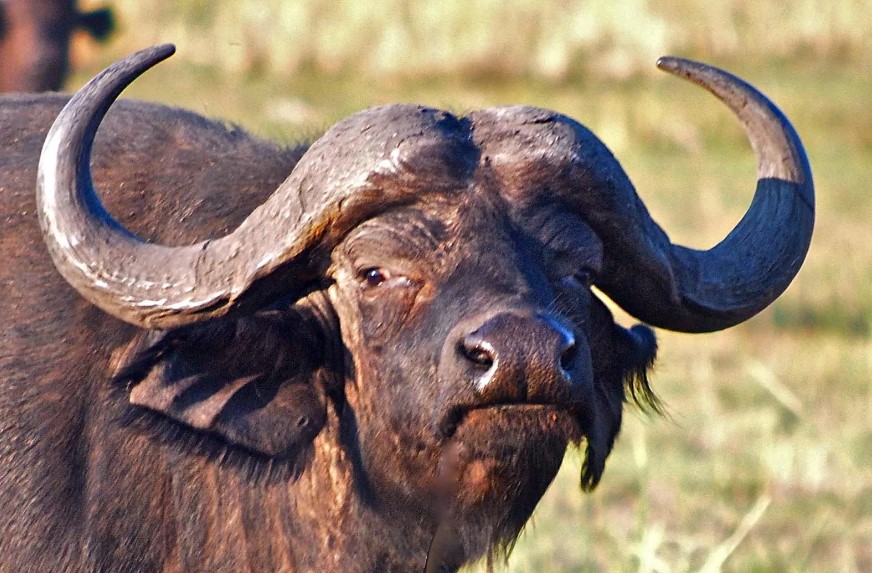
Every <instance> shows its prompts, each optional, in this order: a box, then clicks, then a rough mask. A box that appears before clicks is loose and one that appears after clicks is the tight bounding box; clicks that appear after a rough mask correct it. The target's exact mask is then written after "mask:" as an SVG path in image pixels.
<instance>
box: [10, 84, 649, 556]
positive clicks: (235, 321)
mask: <svg viewBox="0 0 872 573" xmlns="http://www.w3.org/2000/svg"><path fill="white" fill-rule="evenodd" d="M63 101H64V98H63V97H61V96H55V97H33V98H25V97H20V98H15V99H6V100H0V142H2V145H3V149H2V153H0V222H2V225H3V227H2V232H0V252H2V253H3V256H4V259H5V263H4V264H3V265H0V288H2V292H3V298H2V301H0V312H2V317H3V319H2V320H3V326H2V331H0V373H2V378H0V506H2V507H3V508H4V512H3V516H2V517H0V570H10V571H313V570H320V571H370V572H376V571H416V570H422V569H423V567H424V562H425V559H426V556H427V551H428V547H429V546H430V543H431V541H432V539H433V536H434V533H435V531H436V528H437V526H438V525H439V524H440V523H441V524H447V525H446V526H445V527H446V528H447V529H450V530H451V531H452V535H453V537H454V538H455V540H454V542H455V545H456V547H457V550H456V551H455V552H454V554H453V555H452V556H449V557H446V558H445V562H446V563H449V562H452V561H456V562H458V563H459V562H463V561H466V560H469V559H476V558H478V557H481V556H482V555H486V554H490V555H494V554H495V552H498V551H499V550H500V549H501V548H505V547H507V546H510V545H511V543H512V542H513V540H514V539H515V537H516V536H517V534H518V532H519V531H520V530H521V528H522V527H523V525H524V523H525V522H526V520H527V519H528V517H529V515H530V513H531V512H532V510H533V508H534V506H535V505H536V503H537V502H538V500H539V498H540V497H541V495H542V494H543V493H544V490H545V488H546V487H547V486H548V484H549V483H550V481H551V479H552V478H553V476H554V474H555V473H556V471H557V469H558V467H559V465H560V462H561V460H562V457H563V452H564V450H565V448H566V447H567V445H569V444H572V443H579V444H585V445H586V446H585V447H586V448H587V461H586V466H585V470H584V475H583V476H582V485H584V486H585V487H593V486H594V485H595V484H596V482H597V481H598V480H599V477H600V475H601V473H602V470H603V466H604V463H605V458H606V457H607V456H608V453H609V451H610V450H611V447H612V443H613V440H614V438H615V436H616V435H617V433H618V430H619V428H620V421H621V411H622V408H623V402H624V398H625V388H626V387H627V386H628V385H629V388H630V392H631V393H632V395H633V397H635V398H636V399H638V400H641V401H643V402H644V401H646V400H650V399H651V394H650V390H649V388H648V386H647V382H646V379H645V372H646V370H647V368H648V367H649V366H650V365H651V362H652V361H653V356H654V349H655V343H654V340H653V335H652V334H651V332H650V330H648V329H645V328H637V329H634V330H633V331H626V330H624V329H623V328H621V327H619V326H617V325H615V324H614V322H613V320H612V317H611V314H610V313H609V311H608V310H607V309H606V307H605V306H604V305H603V304H602V303H601V302H599V301H598V300H597V299H596V297H595V295H593V294H592V293H591V292H590V290H589V289H588V288H587V286H588V285H586V284H585V283H584V281H585V277H583V276H581V277H578V278H576V277H574V275H573V272H574V270H575V269H577V268H583V267H584V266H585V265H587V264H590V265H595V264H596V260H597V257H598V256H599V254H598V253H599V251H598V250H597V249H598V247H597V245H598V241H597V239H596V237H595V236H594V235H593V234H592V232H591V231H590V230H589V229H588V228H587V227H585V226H584V225H583V223H582V222H581V221H580V219H578V218H575V217H565V216H563V215H560V214H559V213H557V212H554V211H553V210H552V211H549V210H548V209H547V208H546V209H543V210H541V212H535V213H534V212H533V210H532V208H529V207H524V208H521V207H518V206H513V205H510V204H508V203H506V202H505V200H504V199H503V198H502V197H501V195H500V189H499V188H498V186H495V184H494V183H493V181H489V180H487V178H486V177H485V178H484V179H483V180H481V181H478V182H477V188H476V189H477V191H476V193H470V194H468V196H464V197H447V196H446V197H443V196H440V197H441V198H440V197H436V198H431V199H427V200H426V201H425V200H423V199H422V201H421V202H420V204H418V205H413V206H412V207H407V208H403V209H401V210H398V211H395V212H391V213H387V214H383V215H380V216H377V217H375V218H373V219H371V220H369V221H367V222H365V223H364V224H362V225H360V226H359V227H357V228H355V229H354V230H353V231H352V232H351V233H349V235H348V237H346V238H345V239H344V240H343V241H342V243H340V245H339V247H337V249H336V252H335V253H334V255H333V258H332V260H333V267H332V268H331V276H332V277H333V279H330V280H328V279H325V281H324V283H323V284H320V285H313V287H312V289H311V292H309V293H308V295H307V296H305V297H303V298H302V299H300V300H293V299H288V300H278V301H276V302H275V303H273V304H272V305H271V306H270V307H268V308H263V309H259V310H258V311H257V312H255V313H254V314H251V315H248V316H245V317H235V318H222V319H217V320H214V321H210V322H206V323H203V324H200V325H195V326H191V327H183V328H180V329H176V330H171V331H166V332H149V331H142V330H139V329H136V328H134V327H132V326H129V325H127V324H124V323H121V322H119V321H117V320H115V319H113V318H110V317H108V316H107V315H105V314H103V313H102V312H100V311H99V310H97V309H96V308H94V307H93V306H91V305H90V304H88V303H87V302H85V301H84V300H83V299H82V298H80V297H79V296H78V295H77V294H76V293H75V292H74V291H73V290H72V289H71V288H70V287H69V286H68V285H67V284H66V283H65V282H64V280H63V279H62V278H61V277H60V275H58V274H57V272H56V271H55V269H54V267H53V265H52V263H51V261H50V259H49V257H48V254H47V253H46V252H45V247H44V245H43V243H42V239H41V235H40V230H39V226H38V222H37V217H36V215H35V204H34V187H35V177H36V163H37V158H38V155H39V149H40V147H41V145H42V141H43V139H44V137H45V132H46V130H47V129H48V127H49V125H50V123H51V121H52V119H53V118H54V116H55V115H56V114H57V112H58V111H59V109H60V106H61V105H62V104H63ZM302 151H303V150H302V149H297V148H281V147H277V146H275V145H273V144H271V143H267V142H264V141H261V140H258V139H255V138H252V137H251V136H249V135H247V134H246V133H244V132H242V131H241V130H238V129H235V128H232V127H230V128H228V127H226V126H225V125H223V124H218V123H215V122H210V121H207V120H204V119H202V118H200V117H198V116H195V115H193V114H190V113H187V112H183V111H179V110H172V109H169V108H165V107H161V106H155V105H150V104H144V103H130V102H120V103H119V104H116V105H115V106H114V107H113V108H112V111H110V113H109V115H108V117H107V120H106V122H105V123H104V125H103V127H101V131H100V132H99V134H98V137H97V143H96V145H95V148H94V161H93V164H94V180H95V182H96V185H97V188H98V189H99V190H100V191H101V194H102V198H103V200H104V202H105V203H106V206H107V208H108V209H109V210H110V211H111V212H112V213H114V214H115V215H116V216H117V217H118V218H119V220H121V221H122V222H123V223H124V224H125V225H126V226H127V227H128V228H130V229H131V230H133V231H134V232H136V233H138V234H140V235H141V236H143V237H147V238H149V239H152V240H154V241H158V242H162V243H166V244H187V243H193V242H194V241H196V240H201V239H204V238H208V237H216V236H220V235H223V234H225V233H226V232H228V231H229V230H231V229H233V228H234V227H235V226H236V225H238V224H239V222H240V221H241V220H242V219H243V218H244V217H245V216H246V215H247V214H248V213H249V212H250V211H251V210H252V209H253V208H254V207H256V206H257V205H259V204H260V203H262V202H263V201H264V200H265V199H266V198H267V197H268V196H269V195H270V194H271V193H272V191H273V190H274V189H275V188H276V187H277V186H278V185H279V183H280V182H281V181H282V180H283V179H284V178H285V177H286V176H287V174H288V173H289V172H290V171H291V169H292V168H293V166H294V164H295V163H296V161H297V160H298V159H299V157H300V155H301V153H302ZM538 207H539V206H537V209H538ZM373 253H376V254H377V255H378V260H377V261H376V260H373V261H370V260H369V259H368V258H367V257H370V256H372V254H373ZM543 261H546V262H543ZM376 265H377V266H379V268H385V269H388V270H390V271H391V272H390V273H388V274H387V275H385V276H383V277H376V278H378V279H382V278H383V279H385V280H384V281H382V282H381V283H379V284H377V285H376V284H375V283H376V282H377V281H375V279H373V280H372V284H370V283H368V282H366V281H367V280H369V279H367V276H366V273H362V271H366V270H367V268H368V266H376ZM399 270H402V271H403V273H405V276H404V277H403V278H404V279H406V278H407V279H408V280H409V281H410V282H401V281H399V279H396V278H395V276H398V275H399V274H400V273H399ZM428 277H437V279H436V280H435V281H434V280H430V279H429V278H428ZM370 278H371V277H370ZM567 278H568V279H571V280H568V279H567ZM392 280H393V281H394V282H391V281H392ZM349 285H350V286H349ZM355 285H357V286H355ZM374 285H375V286H374ZM294 298H295V297H294ZM494 308H496V309H503V310H510V311H511V312H512V313H514V312H515V311H516V310H517V309H520V310H519V311H518V312H521V311H523V312H522V314H520V315H517V316H516V315H515V314H510V315H509V318H507V319H506V321H507V322H506V325H507V326H505V329H506V330H505V332H502V333H500V336H503V337H504V338H505V339H506V344H507V345H509V346H510V347H511V348H515V346H513V345H518V346H517V348H518V349H519V350H521V351H524V352H526V354H524V356H526V357H528V358H530V359H531V360H530V362H529V363H519V364H517V365H516V366H515V368H516V370H517V371H518V372H521V371H523V372H526V374H524V377H525V378H526V379H527V380H529V381H530V382H529V384H530V387H529V388H526V389H525V392H527V393H529V394H530V396H533V395H535V394H536V392H542V396H541V400H540V401H539V402H537V403H536V404H534V405H525V404H521V403H519V400H518V399H516V398H515V397H514V395H513V394H512V392H514V391H515V390H513V389H512V387H511V385H512V384H514V383H515V382H516V380H514V379H512V380H502V379H499V380H497V383H495V384H494V389H493V390H492V392H493V393H492V394H487V395H486V396H485V398H484V400H482V399H480V398H477V397H474V396H472V395H471V394H469V393H468V392H467V391H466V390H464V389H461V388H460V386H459V385H458V383H457V382H456V381H458V380H465V379H467V378H468V377H469V376H470V373H469V371H474V370H475V368H476V365H475V364H472V363H470V361H469V360H467V359H465V358H463V357H461V358H458V357H457V356H454V354H453V353H454V346H453V345H452V344H447V343H446V342H445V341H446V340H452V339H451V333H452V332H453V331H454V330H456V329H457V328H460V327H461V326H463V325H464V324H467V323H468V322H469V321H473V322H474V320H477V319H476V317H477V316H479V315H481V314H482V313H491V312H493V310H492V309H494ZM527 312H529V313H531V315H532V314H536V313H538V312H542V313H548V315H549V316H553V317H555V320H556V319H559V320H560V321H562V322H564V323H566V324H568V325H571V328H572V330H573V331H574V333H575V335H576V338H577V339H578V356H572V357H569V358H566V359H565V361H566V368H567V369H569V370H570V371H571V374H572V378H573V381H574V383H575V384H576V386H577V391H578V392H580V394H579V396H576V397H574V398H571V399H570V398H566V404H567V406H566V407H563V406H561V405H560V400H558V398H560V397H559V396H557V395H556V394H554V393H555V392H557V391H556V390H554V388H553V387H552V386H550V385H549V384H551V382H549V381H548V379H547V376H546V377H543V375H540V374H538V373H536V372H534V370H535V369H536V368H539V366H537V364H538V362H536V360H538V359H539V358H540V356H539V354H538V352H539V351H538V350H537V349H538V347H535V348H533V347H531V346H529V344H532V343H529V344H528V341H529V340H531V338H532V335H531V332H532V333H533V334H535V332H538V331H537V330H535V329H540V330H542V331H543V333H544V334H543V335H546V334H548V333H546V332H545V330H547V329H546V327H545V326H542V324H540V323H539V322H535V321H532V322H531V321H529V320H527V319H526V318H525V317H527V314H523V313H527ZM513 321H514V322H513ZM531 329H534V330H531ZM543 329H545V330H543ZM501 340H502V339H501ZM525 345H527V346H525ZM533 359H536V360H533ZM540 379H541V380H542V382H536V384H541V388H540V387H539V386H536V385H534V381H535V380H540ZM236 384H242V386H241V388H242V391H236V388H237V387H236V386H235V385H236ZM228 388H233V391H234V392H236V393H228V390H227V389H228ZM138 392H139V393H140V394H143V395H144V396H142V397H141V398H137V395H138V394H137V393H138ZM488 392H491V389H490V388H488ZM166 396H169V397H170V398H172V399H171V400H170V403H169V405H165V404H164V403H163V402H161V399H162V397H166ZM560 399H563V398H560ZM531 400H532V399H531ZM210 401H211V402H210ZM532 401H534V402H536V400H532ZM204 403H205V404H210V403H212V404H217V406H220V413H219V414H218V415H217V416H210V415H209V413H208V412H206V411H205V410H204V409H203V408H201V405H202V404H204ZM300 404H305V407H303V408H302V409H301V406H300ZM482 406H488V407H482ZM206 410H208V409H206ZM301 412H302V413H301ZM303 418H305V419H306V420H307V422H305V423H303V422H300V420H302V419H303ZM289 421H292V422H294V423H297V422H300V424H301V425H299V426H298V427H296V429H295V428H284V427H283V426H282V425H283V424H286V423H288V422H289ZM201 422H202V427H192V426H191V425H192V424H197V423H201ZM306 423H308V424H312V426H311V428H313V429H312V430H311V431H310V430H309V428H310V426H306ZM312 432H314V434H312V435H310V434H311V433H312ZM315 434H317V437H315ZM446 451H449V452H450V455H447V454H445V452H446ZM447 466H451V467H449V468H448V469H453V470H456V472H455V473H454V474H453V477H451V478H450V479H448V482H447V483H446V482H445V479H444V472H443V470H445V469H446V467H447ZM449 473H451V472H449ZM440 476H441V477H440ZM446 490H447V495H448V496H449V497H448V500H449V501H448V502H447V506H446V504H445V498H444V497H443V496H444V495H446Z"/></svg>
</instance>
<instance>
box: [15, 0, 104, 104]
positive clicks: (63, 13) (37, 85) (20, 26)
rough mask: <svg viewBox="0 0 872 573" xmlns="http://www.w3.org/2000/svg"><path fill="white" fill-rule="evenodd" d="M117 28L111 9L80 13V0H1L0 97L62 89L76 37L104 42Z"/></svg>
mask: <svg viewBox="0 0 872 573" xmlns="http://www.w3.org/2000/svg"><path fill="white" fill-rule="evenodd" d="M112 27H113V21H112V14H111V11H110V10H108V9H106V8H103V9H100V10H94V11H91V12H80V11H78V10H77V9H76V2H75V0H0V93H6V92H43V91H56V90H59V89H61V87H62V86H63V83H64V80H65V79H66V76H67V72H68V71H69V59H70V54H69V51H70V40H71V38H72V35H73V33H74V32H75V31H76V30H78V29H81V30H84V31H85V32H87V33H88V34H90V35H91V36H93V37H94V38H97V39H100V40H102V39H104V38H106V37H107V36H108V35H109V33H110V32H111V30H112Z"/></svg>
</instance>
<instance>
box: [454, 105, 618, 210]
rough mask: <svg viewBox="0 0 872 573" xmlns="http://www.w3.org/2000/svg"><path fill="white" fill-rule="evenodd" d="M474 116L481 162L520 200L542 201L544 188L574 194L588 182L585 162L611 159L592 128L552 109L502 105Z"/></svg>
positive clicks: (506, 192) (510, 196) (506, 191)
mask: <svg viewBox="0 0 872 573" xmlns="http://www.w3.org/2000/svg"><path fill="white" fill-rule="evenodd" d="M469 117H470V120H471V121H472V123H473V126H474V128H473V131H474V140H475V143H476V146H477V147H478V148H479V149H480V153H481V164H482V165H483V167H484V168H486V169H487V170H488V172H489V174H490V177H492V178H493V179H495V180H496V181H497V182H499V185H500V188H501V189H502V193H503V194H504V196H506V198H508V199H510V200H513V201H515V202H516V203H517V204H525V203H538V202H539V201H541V200H542V197H540V196H538V195H539V193H541V192H542V191H558V190H565V191H569V192H570V193H572V191H573V187H575V186H577V185H578V184H579V182H581V181H583V180H584V173H583V172H584V171H587V170H588V169H585V166H587V167H590V166H593V165H594V164H596V163H597V162H600V161H601V159H602V158H603V157H604V156H605V157H608V158H611V155H610V153H609V152H608V151H607V150H606V149H605V146H604V145H603V144H602V143H601V142H600V141H599V139H597V138H596V137H595V136H594V135H593V134H592V133H591V132H590V131H589V130H588V129H587V128H585V127H584V126H582V125H581V124H579V123H578V122H576V121H575V120H573V119H571V118H569V117H567V116H564V115H561V114H559V113H556V112H554V111H551V110H547V109H542V108H537V107H531V106H514V107H498V108H488V109H484V110H480V111H476V112H474V113H472V114H470V116H469ZM591 171H592V170H591ZM558 194H561V193H558Z"/></svg>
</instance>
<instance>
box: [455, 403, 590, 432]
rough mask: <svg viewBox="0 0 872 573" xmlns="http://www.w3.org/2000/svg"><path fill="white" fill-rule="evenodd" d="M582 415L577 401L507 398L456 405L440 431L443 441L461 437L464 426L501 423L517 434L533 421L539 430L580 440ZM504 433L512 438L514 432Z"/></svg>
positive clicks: (506, 428) (497, 424) (506, 429)
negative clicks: (539, 400)
mask: <svg viewBox="0 0 872 573" xmlns="http://www.w3.org/2000/svg"><path fill="white" fill-rule="evenodd" d="M582 419H583V412H582V411H581V408H580V407H578V406H575V405H560V404H545V403H534V402H508V403H497V404H483V405H470V406H455V407H453V408H451V409H450V410H449V412H448V414H446V415H445V417H444V418H443V419H442V422H441V423H440V424H439V434H440V438H441V439H442V440H443V441H446V442H449V441H452V440H456V439H459V438H461V436H460V435H459V434H458V432H459V431H460V430H461V429H463V428H470V427H476V428H478V427H480V426H498V427H499V428H500V429H502V430H505V431H507V432H509V433H510V434H515V433H516V432H519V431H523V430H524V429H525V428H526V429H530V428H529V426H530V424H534V425H535V426H536V427H538V429H539V430H544V431H546V432H547V431H548V430H551V431H553V432H557V433H561V434H564V435H565V436H566V437H567V438H568V440H569V441H573V442H577V441H578V440H580V439H581V437H582V434H583V431H582ZM567 424H569V426H571V427H568V426H567ZM482 429H484V428H482ZM495 429H496V428H495ZM463 433H467V432H463ZM537 433H538V432H537ZM502 437H503V438H508V439H511V437H512V436H502Z"/></svg>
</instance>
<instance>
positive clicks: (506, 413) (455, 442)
mask: <svg viewBox="0 0 872 573" xmlns="http://www.w3.org/2000/svg"><path fill="white" fill-rule="evenodd" d="M580 439H581V435H580V431H579V428H578V425H577V423H576V421H575V418H574V417H573V416H572V415H571V414H570V413H568V412H567V411H566V410H563V409H560V408H557V407H554V406H547V405H501V406H493V407H488V408H479V409H473V410H470V411H468V412H467V413H466V415H465V416H464V417H463V420H462V421H461V422H460V423H459V424H458V425H457V427H456V430H455V432H454V434H453V437H452V438H451V444H452V446H453V448H454V453H453V456H454V458H455V461H454V463H455V465H456V467H455V468H454V471H453V472H452V473H453V474H454V492H453V503H452V507H451V511H450V513H451V515H450V517H449V519H450V520H451V521H452V522H453V526H454V529H455V531H456V534H457V536H458V541H459V542H460V544H461V545H462V547H463V552H464V554H465V556H466V558H467V559H476V558H479V557H481V556H483V555H485V554H487V555H488V558H489V559H490V558H491V557H493V555H494V553H495V552H496V553H499V552H503V551H507V550H508V549H509V548H511V546H512V545H513V543H514V541H515V539H516V538H517V536H518V534H520V532H521V530H522V529H523V526H524V524H525V523H526V522H527V520H528V519H529V517H530V515H531V514H532V513H533V509H534V508H535V507H536V504H537V503H538V502H539V500H540V499H541V498H542V496H543V495H544V494H545V490H546V489H547V488H548V486H549V485H550V484H551V481H552V480H553V479H554V477H555V476H556V475H557V471H558V470H559V469H560V464H561V463H562V461H563V457H564V454H565V453H566V448H567V446H568V445H569V444H570V443H571V442H577V441H578V440H580Z"/></svg>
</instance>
